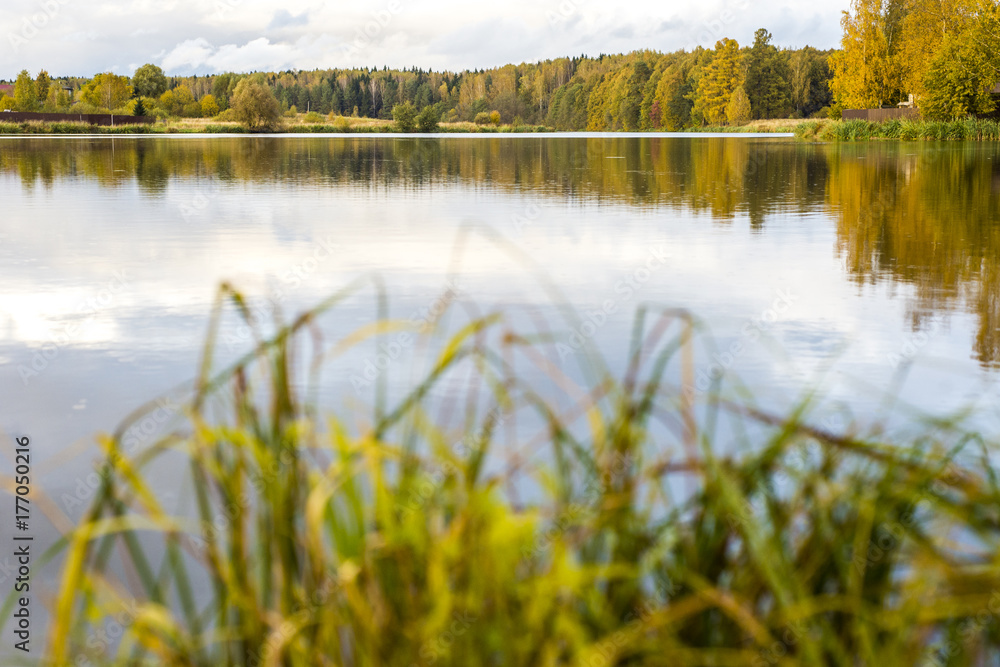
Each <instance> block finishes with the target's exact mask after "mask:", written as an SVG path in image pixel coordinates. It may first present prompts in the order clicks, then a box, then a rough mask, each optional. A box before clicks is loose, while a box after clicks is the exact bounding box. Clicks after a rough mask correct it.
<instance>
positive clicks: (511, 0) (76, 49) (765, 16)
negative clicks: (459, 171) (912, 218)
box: [0, 0, 849, 79]
mask: <svg viewBox="0 0 1000 667" xmlns="http://www.w3.org/2000/svg"><path fill="white" fill-rule="evenodd" d="M848 5H849V0H835V1H834V2H817V1H816V0H701V1H699V2H689V1H686V0H685V1H677V0H657V1H652V0H638V1H632V2H620V1H618V2H597V1H596V0H508V1H506V2H497V3H477V2H468V1H467V0H464V1H461V2H459V1H458V0H372V1H368V2H360V3H357V2H343V3H337V4H333V3H329V2H322V1H317V0H281V1H278V0H115V1H113V2H111V1H106V0H92V1H85V0H3V2H2V3H0V25H2V26H3V33H4V39H3V42H4V43H3V44H2V45H0V52H2V53H3V55H2V56H0V65H3V67H0V78H6V79H11V78H13V77H14V76H16V74H17V72H18V71H20V70H21V69H25V68H26V69H28V70H30V71H31V73H32V74H34V73H35V72H37V71H38V70H39V69H40V68H45V69H47V70H48V71H49V72H50V73H52V74H54V75H80V76H90V75H93V74H95V73H97V72H101V71H108V70H112V71H115V72H118V73H120V74H131V73H132V72H133V71H134V70H135V68H136V67H138V66H140V65H142V64H144V63H147V62H152V63H155V64H158V65H160V66H162V67H163V68H164V69H165V70H166V71H167V73H168V74H210V73H214V72H222V71H251V70H284V69H314V68H327V67H345V66H347V67H349V66H378V67H381V66H383V65H388V66H390V67H406V68H409V67H412V66H419V67H422V68H425V69H426V68H433V69H448V70H452V71H459V70H463V69H470V68H476V67H489V66H494V65H502V64H506V63H511V62H513V63H520V62H533V61H537V60H541V59H546V58H555V57H559V56H567V55H579V54H587V55H597V54H600V53H621V52H627V51H632V50H635V49H642V48H648V49H655V50H658V51H673V50H675V49H678V48H685V47H686V48H691V47H693V46H695V45H697V44H701V45H704V46H712V45H713V44H714V43H715V41H716V40H717V39H719V38H720V37H723V36H727V37H733V38H735V39H737V40H739V42H740V43H741V44H745V43H748V42H750V41H752V39H753V33H754V30H756V29H757V28H761V27H766V28H767V29H769V30H770V31H771V32H772V33H774V40H775V43H776V44H778V45H780V46H796V47H797V46H804V45H806V44H809V45H812V46H816V47H819V48H832V47H835V46H837V44H838V42H839V39H840V14H841V12H842V10H844V9H847V7H848Z"/></svg>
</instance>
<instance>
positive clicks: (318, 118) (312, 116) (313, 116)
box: [304, 111, 323, 123]
mask: <svg viewBox="0 0 1000 667" xmlns="http://www.w3.org/2000/svg"><path fill="white" fill-rule="evenodd" d="M304 120H305V121H306V122H307V123H322V122H323V116H322V115H321V114H318V113H316V112H315V111H310V112H309V113H307V114H306V115H305V118H304Z"/></svg>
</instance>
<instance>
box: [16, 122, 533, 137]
mask: <svg viewBox="0 0 1000 667" xmlns="http://www.w3.org/2000/svg"><path fill="white" fill-rule="evenodd" d="M284 121H285V122H283V123H282V124H281V125H280V126H278V127H277V128H275V129H274V130H273V131H274V132H275V133H298V132H302V133H310V134H315V133H325V134H336V133H340V134H373V133H375V134H381V133H393V132H396V127H395V125H394V124H393V122H392V121H387V120H376V119H371V118H337V119H334V120H333V121H332V122H312V123H310V122H306V121H304V120H303V119H301V118H298V119H284ZM550 131H551V130H550V129H549V128H546V127H544V126H540V125H538V126H536V125H516V126H515V125H500V126H496V127H495V126H493V125H476V124H475V123H441V124H440V125H439V127H438V129H437V132H444V133H484V134H496V133H509V132H550ZM248 132H249V131H248V130H247V129H246V128H245V127H244V126H242V125H240V124H239V123H233V122H220V121H216V120H212V119H201V118H198V119H194V118H185V119H172V120H168V121H165V122H160V123H156V124H155V125H127V124H125V125H117V126H115V127H104V126H98V125H90V124H87V123H79V122H57V123H49V122H39V121H28V122H21V123H10V122H6V123H5V122H2V121H0V134H247V133H248Z"/></svg>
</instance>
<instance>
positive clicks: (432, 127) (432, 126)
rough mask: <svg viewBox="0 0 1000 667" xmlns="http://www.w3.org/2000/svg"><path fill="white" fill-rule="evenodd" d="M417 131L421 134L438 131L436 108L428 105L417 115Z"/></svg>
mask: <svg viewBox="0 0 1000 667" xmlns="http://www.w3.org/2000/svg"><path fill="white" fill-rule="evenodd" d="M417 129H418V130H420V131H421V132H435V131H437V129H438V113H437V110H436V109H435V108H434V107H432V106H429V105H428V106H426V107H424V109H423V111H421V112H420V114H419V115H417Z"/></svg>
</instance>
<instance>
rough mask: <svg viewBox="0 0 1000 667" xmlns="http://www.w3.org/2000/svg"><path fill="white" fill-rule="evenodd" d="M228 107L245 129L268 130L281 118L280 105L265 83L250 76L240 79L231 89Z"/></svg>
mask: <svg viewBox="0 0 1000 667" xmlns="http://www.w3.org/2000/svg"><path fill="white" fill-rule="evenodd" d="M230 108H231V109H232V110H233V111H234V113H235V115H236V119H237V120H238V121H239V122H241V123H243V124H244V125H245V126H246V127H247V129H249V130H253V131H258V130H270V129H274V127H275V126H276V125H277V124H278V120H279V119H280V118H281V107H280V106H278V100H276V99H275V98H274V93H272V92H271V89H270V88H268V87H267V85H266V84H264V83H262V82H260V81H258V80H256V79H255V78H252V77H247V78H245V79H240V82H239V83H238V84H236V90H234V91H233V97H232V99H231V100H230Z"/></svg>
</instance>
